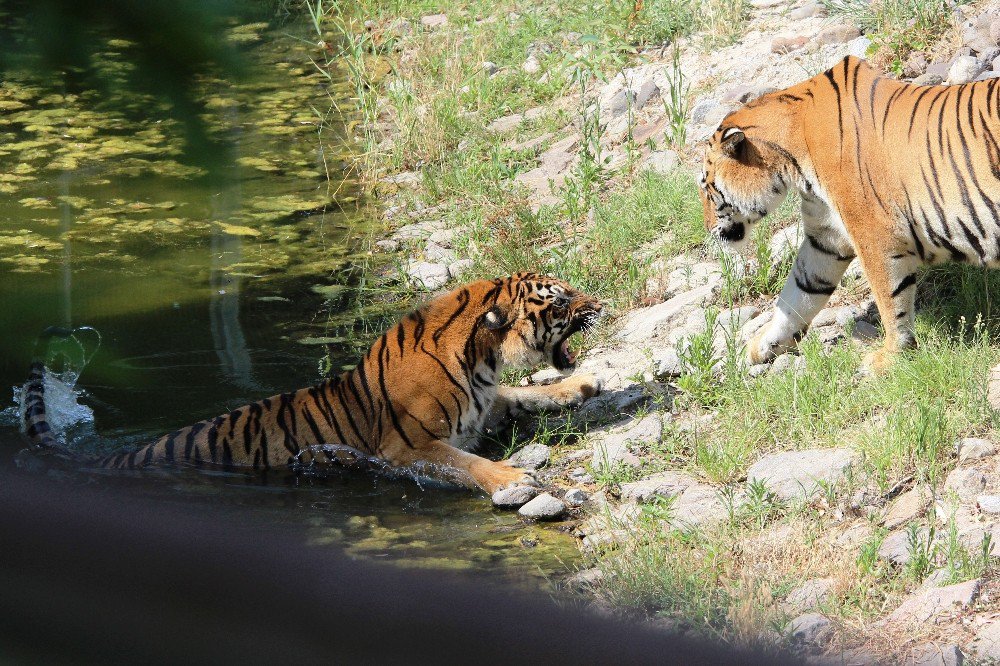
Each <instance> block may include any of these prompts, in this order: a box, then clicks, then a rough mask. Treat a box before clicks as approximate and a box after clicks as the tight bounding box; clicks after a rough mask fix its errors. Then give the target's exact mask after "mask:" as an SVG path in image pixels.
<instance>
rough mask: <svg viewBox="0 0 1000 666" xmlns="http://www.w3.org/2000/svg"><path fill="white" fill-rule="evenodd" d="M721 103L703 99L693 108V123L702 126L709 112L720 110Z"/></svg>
mask: <svg viewBox="0 0 1000 666" xmlns="http://www.w3.org/2000/svg"><path fill="white" fill-rule="evenodd" d="M718 108H720V107H719V103H718V102H717V101H716V100H714V99H703V100H701V101H700V102H698V103H696V104H695V105H694V106H693V107H691V123H692V124H694V125H700V124H701V123H703V122H704V121H705V118H706V117H707V116H708V113H709V111H711V110H713V109H718Z"/></svg>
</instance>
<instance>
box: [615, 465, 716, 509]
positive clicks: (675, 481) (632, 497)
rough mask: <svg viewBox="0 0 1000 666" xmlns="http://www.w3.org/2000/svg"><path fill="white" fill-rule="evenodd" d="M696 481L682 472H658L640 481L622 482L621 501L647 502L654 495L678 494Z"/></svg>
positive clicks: (667, 495)
mask: <svg viewBox="0 0 1000 666" xmlns="http://www.w3.org/2000/svg"><path fill="white" fill-rule="evenodd" d="M695 483H697V481H696V480H695V479H694V478H692V477H690V476H688V475H687V474H684V473H683V472H672V471H667V472H659V473H657V474H653V475H652V476H649V477H647V478H645V479H642V480H641V481H634V482H632V483H623V484H622V487H621V498H622V501H623V502H648V501H649V500H651V499H653V498H654V497H674V496H675V495H680V494H681V493H682V492H684V491H685V490H687V489H688V487H690V486H692V485H694V484H695Z"/></svg>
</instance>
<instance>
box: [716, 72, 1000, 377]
mask: <svg viewBox="0 0 1000 666" xmlns="http://www.w3.org/2000/svg"><path fill="white" fill-rule="evenodd" d="M792 189H795V190H798V192H799V193H800V195H801V197H802V223H803V228H804V230H805V240H804V241H803V242H802V245H801V247H800V248H799V253H798V257H797V258H796V261H795V265H794V267H793V268H792V272H791V274H790V275H789V277H788V281H787V283H786V284H785V286H784V288H783V289H782V291H781V294H780V295H779V296H778V301H777V304H776V306H775V311H774V316H773V318H772V320H771V321H770V323H769V324H768V325H767V326H765V327H764V328H763V329H761V331H760V332H759V333H758V334H757V335H756V336H755V337H754V338H753V339H752V340H751V341H750V343H749V347H748V350H747V351H748V356H749V358H750V361H751V362H752V363H761V362H764V361H767V360H770V359H772V358H774V357H775V356H776V355H778V354H781V353H783V352H785V351H787V350H789V349H791V348H792V347H794V346H795V344H796V343H797V342H798V341H799V339H800V338H801V337H802V336H803V335H804V334H805V331H806V330H807V329H808V327H809V324H810V322H811V321H812V319H813V317H815V316H816V313H818V312H819V311H820V310H821V309H822V308H823V306H824V305H825V304H826V302H827V300H829V298H830V295H831V294H832V293H833V291H834V289H836V286H837V284H838V283H839V282H840V279H841V277H842V276H843V274H844V271H845V270H846V269H847V266H848V264H849V263H850V262H851V260H852V259H854V257H855V256H857V257H858V258H859V259H860V262H861V266H862V268H863V269H864V272H865V274H866V276H867V277H868V282H869V284H870V285H871V289H872V293H873V295H874V297H875V303H876V305H877V306H878V310H879V314H880V316H881V319H882V325H883V327H884V329H885V341H884V344H883V346H882V347H881V349H879V350H877V351H874V352H872V353H870V354H869V355H868V357H867V358H866V360H865V362H866V366H867V367H868V368H870V369H871V370H873V371H876V372H877V371H880V370H882V369H884V368H885V367H886V366H887V365H889V364H890V363H891V362H892V358H893V355H894V354H895V353H896V352H897V351H899V350H900V349H905V348H908V347H912V346H914V345H915V344H916V342H915V339H914V334H913V315H914V297H915V292H916V271H917V268H918V267H919V266H920V265H922V264H934V263H940V262H944V261H965V262H971V263H977V264H979V265H981V266H984V267H985V266H997V265H1000V79H989V80H986V81H979V82H974V83H967V84H963V85H952V86H920V85H914V84H910V83H903V82H900V81H895V80H892V79H888V78H884V77H882V76H879V74H878V73H877V72H876V71H875V70H874V69H872V68H871V67H870V66H869V65H868V64H867V63H866V62H864V61H863V60H860V59H858V58H855V57H853V56H849V57H847V58H845V59H844V60H843V61H842V62H841V63H839V64H838V65H836V66H834V67H833V68H832V69H830V70H829V71H827V72H824V73H823V74H820V75H818V76H815V77H813V78H811V79H809V80H807V81H804V82H802V83H800V84H798V85H795V86H792V87H790V88H786V89H785V90H780V91H777V92H773V93H769V94H767V95H764V96H762V97H760V98H758V99H756V100H754V101H752V102H750V103H748V104H747V105H746V106H744V107H743V108H741V109H738V110H736V111H734V112H732V113H730V114H729V115H728V116H726V118H725V119H723V121H722V123H721V125H720V126H719V128H718V129H717V130H716V132H715V133H714V134H713V136H712V137H711V139H710V141H709V148H708V152H707V154H706V156H705V162H704V172H703V174H702V178H701V196H702V203H703V205H704V211H705V226H706V228H707V229H708V230H709V231H710V232H711V233H712V234H713V235H714V236H716V237H717V238H719V239H720V240H721V241H722V242H723V244H724V245H725V246H728V247H729V248H731V249H735V250H737V251H738V250H740V249H742V247H743V246H744V245H745V244H746V242H747V240H748V238H749V235H750V228H751V227H752V225H753V224H754V223H756V222H757V221H759V220H760V219H761V218H762V217H764V216H765V215H767V214H768V213H770V212H772V211H774V209H775V208H777V206H778V204H780V203H781V201H782V200H783V199H784V198H785V195H786V194H788V192H789V191H790V190H792Z"/></svg>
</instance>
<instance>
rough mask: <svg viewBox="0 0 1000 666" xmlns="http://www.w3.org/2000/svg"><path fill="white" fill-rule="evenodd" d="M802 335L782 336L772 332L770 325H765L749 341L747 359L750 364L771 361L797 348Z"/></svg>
mask: <svg viewBox="0 0 1000 666" xmlns="http://www.w3.org/2000/svg"><path fill="white" fill-rule="evenodd" d="M798 337H800V336H794V335H793V336H787V337H786V336H781V335H775V334H774V333H772V332H771V327H770V326H765V327H764V328H762V329H760V330H759V331H758V332H757V333H756V335H754V336H753V337H752V338H751V339H750V342H748V343H747V359H748V360H749V361H750V365H758V364H760V363H770V362H771V361H773V360H774V359H776V358H777V357H778V356H781V355H782V354H784V353H785V352H787V351H790V350H792V349H794V348H795V345H796V342H797V338H798Z"/></svg>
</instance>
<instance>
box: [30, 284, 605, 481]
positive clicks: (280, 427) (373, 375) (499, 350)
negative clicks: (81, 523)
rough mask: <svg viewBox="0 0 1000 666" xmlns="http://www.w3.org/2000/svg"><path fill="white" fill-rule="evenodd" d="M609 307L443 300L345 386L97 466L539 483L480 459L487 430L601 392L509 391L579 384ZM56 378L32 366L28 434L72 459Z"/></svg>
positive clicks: (568, 293) (538, 291) (495, 291)
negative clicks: (48, 393)
mask: <svg viewBox="0 0 1000 666" xmlns="http://www.w3.org/2000/svg"><path fill="white" fill-rule="evenodd" d="M601 312H602V306H601V303H600V302H599V301H598V300H597V299H595V298H593V297H591V296H588V295H587V294H584V293H582V292H579V291H577V290H575V289H573V288H572V287H570V286H569V285H568V284H566V283H565V282H563V281H561V280H556V279H554V278H550V277H545V276H541V275H536V274H533V273H518V274H516V275H513V276H510V277H507V278H498V279H495V280H482V281H479V282H474V283H471V284H468V285H465V286H463V287H460V288H458V289H455V290H454V291H451V292H449V293H447V294H444V295H441V296H438V297H437V298H434V299H432V300H431V301H430V302H428V303H427V304H425V305H424V306H423V307H421V308H419V309H417V310H415V311H414V312H412V313H410V314H409V315H407V316H406V317H404V318H403V320H402V321H400V322H399V323H398V324H396V325H395V326H394V327H392V328H390V329H389V330H388V331H386V332H385V333H383V334H382V337H380V338H379V339H378V340H377V341H376V342H375V344H374V345H372V348H371V349H370V350H369V351H368V353H367V354H366V355H365V356H364V357H363V358H362V359H361V361H360V363H358V365H357V366H356V367H355V368H354V369H353V370H349V371H347V372H345V373H343V374H342V375H340V376H339V377H334V378H331V379H327V380H326V381H324V382H322V383H320V384H318V385H316V386H312V387H309V388H303V389H300V390H298V391H294V392H290V393H282V394H280V395H276V396H273V397H270V398H265V399H264V400H261V401H259V402H255V403H251V404H249V405H245V406H243V407H240V408H238V409H234V410H232V411H231V412H229V413H228V414H223V415H221V416H217V417H215V418H214V419H207V420H205V421H201V422H199V423H195V424H194V425H191V426H187V427H185V428H181V429H180V430H177V431H175V432H173V433H170V434H168V435H164V436H163V437H161V438H160V439H158V440H157V441H155V442H153V443H151V444H149V445H147V446H145V447H142V448H140V449H138V450H135V451H131V452H125V453H119V454H115V455H112V456H108V457H105V458H101V459H97V460H89V461H86V463H87V464H88V465H89V466H92V467H100V468H106V469H135V468H140V467H147V466H151V465H162V464H171V463H184V464H194V465H199V466H200V465H206V466H210V465H214V466H220V467H226V468H252V469H255V470H256V469H267V468H271V467H281V466H300V465H309V464H324V463H329V462H332V461H333V460H334V457H335V456H334V454H333V453H331V451H330V449H329V448H326V447H323V446H322V445H325V444H330V445H342V446H347V447H350V448H352V449H356V450H358V451H361V452H363V453H366V454H369V455H372V456H375V457H378V458H382V459H384V460H386V461H388V462H389V463H391V464H393V465H414V464H422V463H427V464H431V465H439V466H444V467H449V468H454V469H458V470H460V471H461V472H464V473H465V474H466V475H468V477H469V478H471V479H472V480H473V481H474V482H475V484H476V485H478V486H479V487H480V488H482V489H483V490H485V491H486V492H487V493H490V494H492V493H494V492H496V491H497V490H500V489H502V488H505V487H507V486H510V485H514V484H520V483H532V482H533V479H532V478H531V476H530V475H529V474H528V473H526V472H525V471H524V470H522V469H517V468H515V467H512V466H511V465H509V464H507V463H506V462H494V461H491V460H487V459H486V458H482V457H480V456H477V455H475V454H473V453H470V452H469V451H468V450H467V449H469V448H472V447H473V446H475V444H476V443H477V440H478V438H479V435H480V434H481V432H482V431H483V429H484V428H485V427H487V426H489V425H492V424H495V423H497V422H499V421H501V420H503V419H506V418H509V417H512V416H516V415H518V414H521V413H526V412H538V411H544V410H554V409H559V408H561V407H567V406H572V405H577V404H580V403H581V402H583V401H584V400H586V399H587V398H589V397H591V396H593V395H595V394H596V393H597V392H598V391H599V390H600V386H599V384H598V382H597V380H596V379H595V378H594V377H593V376H592V375H578V376H573V377H568V378H566V379H563V380H562V381H560V382H557V383H555V384H550V385H546V386H520V387H508V386H499V385H498V383H499V378H500V373H501V372H502V371H503V369H504V368H505V367H509V366H516V367H521V368H531V367H532V366H534V365H536V364H538V363H542V362H548V363H550V364H551V365H552V366H553V367H555V368H556V369H558V370H561V371H564V372H568V371H571V370H572V369H573V368H574V367H575V363H576V354H575V353H573V352H571V351H570V348H569V339H570V336H572V335H573V334H574V333H577V332H581V331H582V332H586V331H587V330H588V329H590V328H591V327H593V326H594V325H595V324H596V323H597V320H598V318H599V317H600V316H601ZM44 371H45V367H44V365H43V364H42V363H41V362H40V361H39V362H36V363H35V364H34V365H33V366H32V372H31V377H30V379H29V383H28V387H27V391H26V397H25V423H24V425H25V432H26V434H27V435H28V437H29V439H30V440H31V442H32V444H34V446H35V447H36V448H38V449H42V450H50V451H54V452H57V453H63V454H68V453H69V452H67V451H66V450H65V449H64V448H63V447H62V445H61V444H60V443H59V441H58V440H57V439H56V438H55V436H54V435H53V433H52V430H51V427H50V425H49V423H48V420H47V417H46V412H45V395H44V381H43V377H44Z"/></svg>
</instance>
